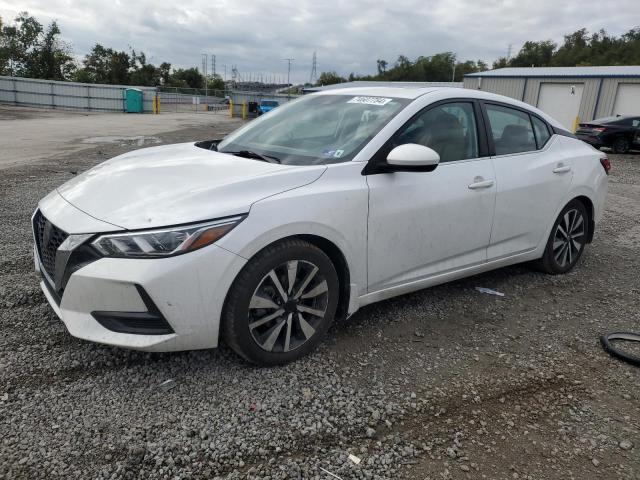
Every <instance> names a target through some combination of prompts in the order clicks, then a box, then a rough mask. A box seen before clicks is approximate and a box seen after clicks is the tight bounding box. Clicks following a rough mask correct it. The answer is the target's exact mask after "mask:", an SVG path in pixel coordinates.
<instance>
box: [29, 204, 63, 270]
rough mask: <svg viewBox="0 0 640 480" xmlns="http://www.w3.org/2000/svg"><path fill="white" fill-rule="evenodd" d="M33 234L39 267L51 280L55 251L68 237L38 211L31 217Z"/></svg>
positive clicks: (54, 267) (54, 266)
mask: <svg viewBox="0 0 640 480" xmlns="http://www.w3.org/2000/svg"><path fill="white" fill-rule="evenodd" d="M33 233H34V236H35V239H36V247H37V249H38V254H39V255H40V265H41V266H42V268H44V271H45V272H47V274H48V275H49V278H50V279H52V280H53V279H54V278H55V270H56V251H57V250H58V247H59V246H60V245H62V242H64V241H65V240H66V239H67V237H68V236H69V235H68V234H66V233H65V232H63V231H62V230H60V229H59V228H58V227H56V226H55V225H54V224H52V223H51V222H50V221H49V220H47V219H46V218H45V217H44V215H42V213H40V210H38V211H37V212H36V214H35V216H34V217H33Z"/></svg>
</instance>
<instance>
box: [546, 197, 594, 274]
mask: <svg viewBox="0 0 640 480" xmlns="http://www.w3.org/2000/svg"><path fill="white" fill-rule="evenodd" d="M585 233H586V230H585V221H584V217H583V216H582V213H580V212H579V211H578V210H577V209H575V208H574V209H571V210H568V211H567V212H566V213H565V214H564V215H563V216H562V218H561V219H560V222H558V226H557V227H556V231H555V234H554V237H553V258H554V260H555V262H556V263H557V264H558V266H560V267H561V268H564V267H566V266H567V265H572V264H573V263H574V262H575V261H576V260H577V258H578V256H579V253H580V250H582V247H583V246H584V241H585Z"/></svg>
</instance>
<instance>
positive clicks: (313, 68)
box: [309, 52, 318, 85]
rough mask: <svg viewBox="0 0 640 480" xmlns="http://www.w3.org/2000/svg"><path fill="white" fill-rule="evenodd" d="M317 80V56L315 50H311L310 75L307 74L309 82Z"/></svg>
mask: <svg viewBox="0 0 640 480" xmlns="http://www.w3.org/2000/svg"><path fill="white" fill-rule="evenodd" d="M317 81H318V58H317V57H316V52H313V59H312V60H311V75H309V83H310V84H311V85H313V84H314V83H316V82H317Z"/></svg>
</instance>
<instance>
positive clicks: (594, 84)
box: [524, 78, 600, 121]
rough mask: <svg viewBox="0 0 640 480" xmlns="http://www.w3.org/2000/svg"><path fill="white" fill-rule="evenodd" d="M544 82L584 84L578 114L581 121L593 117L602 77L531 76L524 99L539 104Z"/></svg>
mask: <svg viewBox="0 0 640 480" xmlns="http://www.w3.org/2000/svg"><path fill="white" fill-rule="evenodd" d="M543 83H554V84H558V83H561V84H568V85H576V84H581V85H584V89H583V91H582V102H581V103H580V110H579V112H578V116H579V117H580V121H586V120H591V119H592V118H593V111H594V108H595V105H596V98H597V96H598V87H599V84H600V79H598V78H529V79H528V80H527V91H526V92H525V95H524V101H525V102H526V103H528V104H530V105H533V106H535V107H537V106H538V99H539V96H540V86H541V85H542V84H543Z"/></svg>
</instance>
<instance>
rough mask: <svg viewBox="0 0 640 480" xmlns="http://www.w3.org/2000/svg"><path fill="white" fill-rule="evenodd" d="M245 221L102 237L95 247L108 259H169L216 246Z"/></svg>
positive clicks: (230, 219)
mask: <svg viewBox="0 0 640 480" xmlns="http://www.w3.org/2000/svg"><path fill="white" fill-rule="evenodd" d="M243 219H244V217H233V218H225V219H222V220H214V221H211V222H206V223H199V224H197V225H186V226H183V227H169V228H163V229H157V230H141V231H139V232H131V233H115V234H110V235H102V236H100V237H98V238H97V239H96V240H94V241H93V242H92V243H91V245H93V247H94V248H95V249H96V250H98V251H99V252H100V253H101V254H102V255H104V256H105V257H135V258H141V257H142V258H149V257H151V258H155V257H169V256H172V255H178V254H181V253H186V252H191V251H193V250H197V249H198V248H202V247H205V246H207V245H210V244H212V243H213V242H215V241H217V240H219V239H221V238H222V237H223V236H225V235H226V234H227V233H229V232H230V231H231V230H232V229H233V227H235V226H236V225H238V224H239V223H240V222H241V221H242V220H243Z"/></svg>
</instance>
